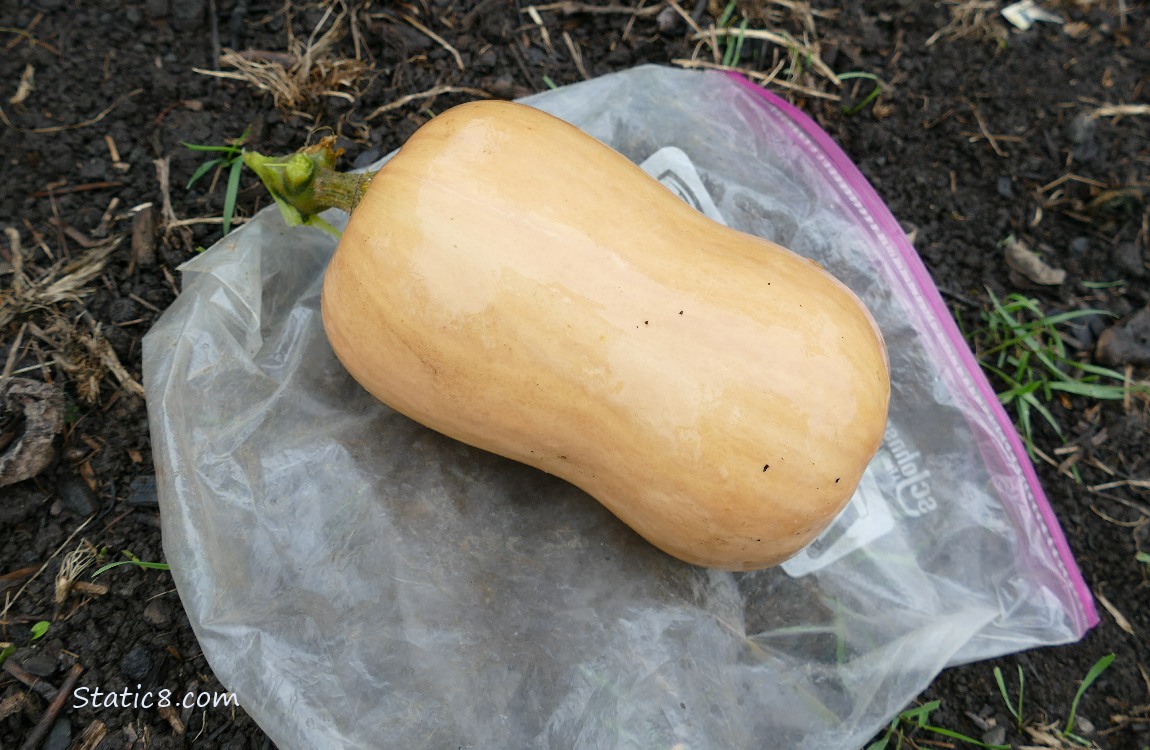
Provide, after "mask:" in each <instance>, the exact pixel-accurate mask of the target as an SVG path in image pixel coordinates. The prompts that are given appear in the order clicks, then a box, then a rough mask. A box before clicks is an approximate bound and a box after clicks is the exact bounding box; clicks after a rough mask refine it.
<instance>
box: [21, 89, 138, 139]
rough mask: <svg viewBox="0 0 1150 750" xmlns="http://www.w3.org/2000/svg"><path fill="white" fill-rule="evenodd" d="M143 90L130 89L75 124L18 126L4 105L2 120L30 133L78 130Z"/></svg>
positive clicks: (91, 123) (105, 115) (104, 115)
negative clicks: (14, 123) (100, 109)
mask: <svg viewBox="0 0 1150 750" xmlns="http://www.w3.org/2000/svg"><path fill="white" fill-rule="evenodd" d="M143 92H144V90H143V89H142V88H140V89H134V90H132V91H129V92H128V93H126V94H124V95H123V96H121V97H120V98H119V99H117V100H116V101H114V102H112V103H111V104H109V105H108V106H107V107H105V108H104V109H103V110H102V111H101V112H100V113H99V114H97V115H96V116H95V117H92V118H91V119H88V120H84V121H83V122H77V123H75V124H73V125H53V126H52V127H48V128H18V127H16V126H15V125H13V124H12V121H11V120H9V119H8V115H6V114H4V108H3V107H0V121H2V122H3V123H4V124H5V125H7V126H8V127H10V128H12V129H13V130H15V131H17V132H20V133H30V134H42V133H59V132H61V131H64V130H76V129H77V128H86V127H88V126H89V125H95V124H96V123H98V122H99V121H100V120H103V119H104V118H105V117H107V116H108V114H109V113H111V111H112V110H114V109H115V108H116V107H118V106H120V105H121V104H123V103H124V102H126V101H127V100H129V99H131V98H132V97H133V96H135V95H136V94H142V93H143Z"/></svg>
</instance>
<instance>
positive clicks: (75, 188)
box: [32, 180, 124, 198]
mask: <svg viewBox="0 0 1150 750" xmlns="http://www.w3.org/2000/svg"><path fill="white" fill-rule="evenodd" d="M123 184H124V183H122V182H117V181H115V180H110V181H103V182H85V183H84V184H83V185H64V186H61V187H59V188H49V189H47V190H37V191H36V192H35V193H32V197H33V198H47V197H48V196H50V195H67V194H69V193H83V192H86V191H88V190H107V189H108V188H114V187H121V186H122V185H123Z"/></svg>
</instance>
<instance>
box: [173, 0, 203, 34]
mask: <svg viewBox="0 0 1150 750" xmlns="http://www.w3.org/2000/svg"><path fill="white" fill-rule="evenodd" d="M170 15H171V23H172V28H173V29H175V30H176V31H195V30H196V29H198V28H200V26H201V25H202V24H203V22H204V19H205V17H206V16H207V4H206V3H205V2H204V0H181V1H180V2H178V3H176V6H175V8H174V9H172V13H171V14H170Z"/></svg>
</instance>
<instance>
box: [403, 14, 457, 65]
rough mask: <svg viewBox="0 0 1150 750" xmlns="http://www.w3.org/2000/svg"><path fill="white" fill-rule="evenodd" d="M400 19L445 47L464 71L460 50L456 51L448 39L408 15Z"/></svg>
mask: <svg viewBox="0 0 1150 750" xmlns="http://www.w3.org/2000/svg"><path fill="white" fill-rule="evenodd" d="M400 18H402V19H403V20H404V21H407V22H408V23H409V24H411V25H412V26H414V27H415V28H416V29H418V30H419V31H420V32H422V33H423V34H425V35H426V36H427V37H428V38H429V39H431V40H432V41H434V42H435V43H436V44H438V45H439V46H440V47H443V48H444V49H445V50H447V51H448V52H450V53H451V56H452V57H454V58H455V64H456V65H458V66H459V69H460V70H463V69H464V65H463V57H462V56H461V55H460V54H459V50H457V49H455V47H452V46H451V44H450V43H449V42H448V41H447V40H446V39H444V38H443V37H441V36H440V35H439V34H436V33H435V32H434V31H432V30H431V29H429V28H427V27H426V26H424V25H423V24H421V23H420V22H419V21H416V20H415V19H414V18H412V17H411V16H409V15H407V14H406V13H402V14H400Z"/></svg>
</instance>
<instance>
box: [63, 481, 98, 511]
mask: <svg viewBox="0 0 1150 750" xmlns="http://www.w3.org/2000/svg"><path fill="white" fill-rule="evenodd" d="M56 493H57V494H58V495H59V497H60V503H61V504H62V505H63V506H64V508H65V509H66V510H67V511H68V512H69V513H71V514H72V515H74V516H77V517H79V518H87V517H88V516H90V515H92V514H93V513H95V512H96V493H94V492H92V490H91V489H90V488H89V487H88V483H87V482H85V481H84V480H83V479H81V478H80V477H77V476H70V477H64V479H62V480H60V484H58V485H57V486H56Z"/></svg>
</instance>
